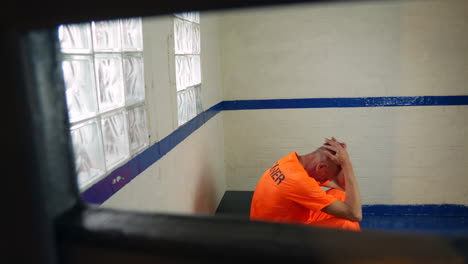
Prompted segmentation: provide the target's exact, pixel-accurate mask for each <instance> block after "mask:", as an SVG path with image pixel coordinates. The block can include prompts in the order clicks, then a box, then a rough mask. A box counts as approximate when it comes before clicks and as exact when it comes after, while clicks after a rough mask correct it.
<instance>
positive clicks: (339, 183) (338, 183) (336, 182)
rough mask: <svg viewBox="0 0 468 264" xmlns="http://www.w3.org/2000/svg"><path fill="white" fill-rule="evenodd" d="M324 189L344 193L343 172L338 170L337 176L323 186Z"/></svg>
mask: <svg viewBox="0 0 468 264" xmlns="http://www.w3.org/2000/svg"><path fill="white" fill-rule="evenodd" d="M325 187H328V188H332V189H338V190H342V191H345V190H346V184H345V179H344V173H343V170H340V172H339V173H338V175H336V176H335V177H334V178H333V179H331V180H330V182H329V183H327V185H325Z"/></svg>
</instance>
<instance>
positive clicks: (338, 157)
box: [323, 137, 350, 166]
mask: <svg viewBox="0 0 468 264" xmlns="http://www.w3.org/2000/svg"><path fill="white" fill-rule="evenodd" d="M323 147H324V148H326V149H329V150H332V151H334V152H335V153H336V154H335V155H333V154H331V153H330V152H328V151H327V152H325V155H327V157H328V158H330V160H331V161H333V162H334V163H335V164H337V165H339V166H343V165H346V164H349V163H350V160H349V154H348V151H347V146H346V143H344V142H339V141H338V140H336V138H334V137H332V139H328V138H325V144H323Z"/></svg>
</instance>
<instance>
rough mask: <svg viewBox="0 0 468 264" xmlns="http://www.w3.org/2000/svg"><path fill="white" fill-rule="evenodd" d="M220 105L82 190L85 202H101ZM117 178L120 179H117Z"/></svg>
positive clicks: (191, 130)
mask: <svg viewBox="0 0 468 264" xmlns="http://www.w3.org/2000/svg"><path fill="white" fill-rule="evenodd" d="M221 106H222V102H221V103H218V104H216V105H214V106H213V107H211V108H210V109H208V110H206V111H204V112H202V113H200V114H198V115H197V116H196V117H194V118H193V119H192V120H190V121H188V122H187V123H185V124H184V125H182V126H180V127H179V128H177V129H176V130H175V131H174V132H172V133H171V134H170V135H168V136H167V137H165V138H163V139H162V140H161V141H159V142H157V143H155V144H154V145H152V146H150V147H149V148H147V149H146V150H144V151H143V152H142V153H140V154H138V155H137V156H135V157H134V158H132V159H131V160H129V161H128V162H127V163H126V164H124V165H122V166H121V167H119V168H117V169H116V170H114V171H113V172H111V173H110V174H109V175H108V176H106V177H105V178H103V179H102V180H100V181H99V182H97V183H96V184H94V185H93V186H91V187H90V188H89V189H87V190H86V191H84V192H83V193H82V194H81V198H82V199H83V200H84V201H85V202H87V203H92V204H102V203H103V202H105V201H106V200H107V199H109V198H110V197H111V196H112V195H113V194H115V193H116V192H118V191H119V190H120V189H121V188H122V187H123V186H125V185H126V184H127V183H129V182H130V181H131V180H133V179H134V178H135V177H136V176H138V175H139V174H140V173H142V172H143V171H144V170H146V169H147V168H148V167H149V166H151V165H152V164H153V163H155V162H157V161H158V160H159V159H161V158H162V157H164V155H166V154H167V153H168V152H169V151H171V150H172V149H173V148H175V147H176V146H177V145H178V144H179V143H180V142H182V141H183V140H184V139H185V138H187V137H188V136H190V134H192V133H193V132H195V130H197V129H198V128H200V127H201V126H202V125H203V124H205V123H206V122H208V120H210V119H211V118H212V117H214V116H215V115H216V114H218V113H219V112H220V111H221V110H222V107H221ZM119 176H120V177H119ZM117 177H119V178H117ZM117 179H120V180H119V181H117Z"/></svg>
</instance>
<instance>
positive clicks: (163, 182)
mask: <svg viewBox="0 0 468 264" xmlns="http://www.w3.org/2000/svg"><path fill="white" fill-rule="evenodd" d="M218 19H219V18H218V16H217V15H215V14H201V22H200V25H201V50H202V51H201V63H202V94H203V95H202V99H203V107H204V109H208V108H210V107H211V106H213V105H215V104H217V103H219V102H220V101H221V100H222V89H221V86H222V84H221V73H220V51H219V44H218V39H219V34H218V32H219V28H218V24H219V23H218ZM143 35H144V58H145V82H146V106H147V115H148V125H149V132H150V136H151V138H150V141H151V142H150V144H154V143H155V142H157V141H159V140H161V139H163V138H164V137H166V136H167V135H169V134H170V133H172V132H173V131H174V130H175V129H176V128H177V104H176V88H175V78H174V77H175V73H174V70H173V67H174V61H173V60H174V58H173V38H172V35H173V22H172V17H170V16H167V17H158V18H144V19H143ZM225 189H226V183H225V170H224V134H223V118H222V114H218V115H217V116H215V117H214V118H212V119H211V120H210V121H209V122H207V123H206V124H204V125H203V126H202V127H201V128H199V129H198V130H197V131H195V132H194V133H193V134H192V135H190V136H189V137H188V138H186V139H185V140H184V141H183V142H182V143H180V144H179V145H177V146H176V147H175V148H174V149H173V150H172V151H170V152H169V153H168V154H166V155H165V156H164V157H162V158H161V159H160V160H159V161H158V162H156V163H155V164H153V165H152V166H150V167H149V168H148V169H147V170H145V171H144V172H143V173H141V174H140V175H139V176H137V177H136V178H135V179H134V180H133V181H131V182H130V183H129V184H127V185H126V186H124V187H123V188H122V189H121V190H120V191H119V192H117V193H116V194H115V195H113V196H112V197H111V198H110V199H108V200H107V201H106V202H105V203H104V204H103V205H102V206H104V207H109V208H118V209H126V210H134V211H150V212H154V211H158V212H170V213H181V214H213V213H214V211H215V210H216V207H217V205H218V203H219V202H220V200H221V198H222V195H223V194H224V191H225Z"/></svg>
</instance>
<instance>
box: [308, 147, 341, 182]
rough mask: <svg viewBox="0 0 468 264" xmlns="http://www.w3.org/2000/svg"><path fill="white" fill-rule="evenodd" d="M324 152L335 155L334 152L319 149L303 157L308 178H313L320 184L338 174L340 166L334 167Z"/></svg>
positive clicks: (322, 148)
mask: <svg viewBox="0 0 468 264" xmlns="http://www.w3.org/2000/svg"><path fill="white" fill-rule="evenodd" d="M325 152H330V153H331V154H332V155H335V153H334V151H331V150H329V149H326V148H324V147H320V148H318V149H316V150H315V151H314V152H311V153H309V154H307V155H304V156H303V158H302V160H303V164H302V165H303V166H304V169H305V170H306V171H307V173H308V174H309V176H310V177H312V178H314V179H315V180H317V181H318V182H320V183H324V182H326V181H328V180H330V179H332V178H333V177H335V176H336V175H338V173H339V172H340V170H341V168H340V166H338V165H336V164H335V163H334V162H333V161H331V160H330V158H328V157H327V155H325Z"/></svg>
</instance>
